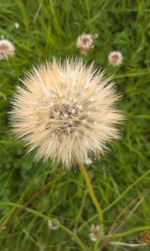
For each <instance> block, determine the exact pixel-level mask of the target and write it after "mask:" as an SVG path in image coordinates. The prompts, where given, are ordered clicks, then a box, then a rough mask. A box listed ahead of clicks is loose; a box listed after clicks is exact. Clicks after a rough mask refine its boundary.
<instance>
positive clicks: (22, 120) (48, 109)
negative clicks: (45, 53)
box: [10, 60, 123, 168]
mask: <svg viewBox="0 0 150 251" xmlns="http://www.w3.org/2000/svg"><path fill="white" fill-rule="evenodd" d="M109 82H110V80H108V79H107V78H106V77H105V74H104V72H98V71H97V72H96V71H95V70H94V68H93V65H91V66H89V67H87V66H85V65H84V64H83V62H82V61H81V60H75V61H73V60H66V61H64V62H63V63H61V62H59V61H56V60H53V61H52V62H51V63H46V64H45V65H42V66H40V67H37V68H34V70H33V71H32V72H31V73H29V74H27V76H26V77H25V78H24V80H22V83H23V86H21V87H18V88H17V91H16V93H15V95H14V97H13V99H12V106H13V107H12V111H11V114H10V118H11V125H12V128H13V131H14V133H15V135H16V136H17V137H18V138H19V139H21V140H22V141H23V142H24V143H25V144H26V145H27V147H28V149H29V151H32V150H34V151H35V153H36V154H35V158H36V160H40V159H43V160H44V161H48V160H49V159H52V160H55V159H57V160H59V161H61V163H63V165H64V166H66V167H68V168H69V167H71V166H72V165H74V164H77V162H79V161H80V162H82V163H84V160H85V159H87V158H88V155H89V154H98V153H99V154H103V153H104V152H105V149H106V143H107V142H109V141H111V140H113V139H117V138H119V135H120V133H119V130H118V126H117V124H119V123H120V122H121V121H122V120H123V116H122V114H121V112H120V110H118V109H117V108H115V106H114V103H115V102H116V101H117V100H118V98H119V97H118V95H117V94H116V92H115V88H114V85H113V84H112V83H109ZM68 97H70V98H68ZM92 98H93V101H91V99H92Z"/></svg>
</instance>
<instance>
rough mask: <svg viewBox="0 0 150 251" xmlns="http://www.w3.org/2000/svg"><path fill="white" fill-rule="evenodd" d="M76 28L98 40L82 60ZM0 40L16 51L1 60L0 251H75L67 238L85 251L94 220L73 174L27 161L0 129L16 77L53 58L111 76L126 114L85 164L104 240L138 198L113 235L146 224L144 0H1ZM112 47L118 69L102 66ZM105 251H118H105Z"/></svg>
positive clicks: (149, 147) (148, 23) (148, 39)
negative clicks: (99, 153) (118, 56)
mask: <svg viewBox="0 0 150 251" xmlns="http://www.w3.org/2000/svg"><path fill="white" fill-rule="evenodd" d="M15 22H17V23H19V28H18V29H16V28H15V26H14V23H15ZM83 32H86V33H90V34H92V33H94V32H97V33H98V35H99V37H98V38H97V39H96V40H95V48H93V49H91V50H90V51H89V53H88V55H87V56H82V55H81V54H80V52H79V50H78V49H77V48H76V40H77V37H78V36H79V35H81V34H82V33H83ZM0 37H1V38H5V39H8V40H10V41H11V42H12V43H13V44H14V45H15V48H16V53H15V56H14V57H13V58H11V59H10V60H8V61H0V174H1V175H0V186H1V189H0V251H30V250H33V251H34V250H35V251H51V250H52V251H55V250H56V251H60V250H64V251H70V250H76V251H78V250H82V248H81V246H80V244H79V243H78V241H76V240H75V236H73V235H74V234H75V235H76V234H77V235H78V236H79V237H80V238H81V239H82V241H83V243H84V245H85V250H93V243H92V242H91V240H90V238H89V229H90V226H91V224H98V220H97V216H96V212H95V208H94V206H93V205H92V202H91V200H90V198H89V197H88V196H87V191H86V187H85V184H84V181H83V179H82V177H81V174H80V172H79V171H74V170H71V171H70V172H67V173H65V172H64V171H62V170H61V167H60V168H58V169H56V170H52V169H51V163H50V162H49V163H47V165H43V164H42V163H39V164H36V163H34V161H33V156H32V155H25V148H24V146H23V145H21V144H19V143H18V142H15V141H14V139H13V137H12V135H11V134H10V132H9V124H8V114H7V112H8V111H9V110H10V109H11V107H10V98H11V95H12V94H13V92H14V90H15V87H16V85H18V84H19V78H21V77H23V75H24V72H26V71H27V70H29V69H31V68H32V65H33V64H34V65H35V64H38V63H41V62H44V61H45V60H46V59H51V58H52V57H53V56H55V57H56V58H62V59H63V58H66V57H72V56H73V57H76V56H81V57H83V59H84V61H85V62H86V63H90V62H91V61H93V60H94V61H95V65H96V66H98V67H101V68H106V71H107V73H108V74H113V75H114V77H113V79H114V81H116V83H117V88H118V90H119V91H120V92H121V93H122V95H123V97H122V101H121V104H120V106H121V108H122V110H123V111H124V113H125V115H126V116H127V121H126V122H125V123H124V130H123V137H122V139H121V140H120V141H118V142H115V143H114V144H112V145H111V146H110V148H111V152H109V153H108V154H107V155H106V156H105V157H104V158H102V160H101V161H96V160H93V164H92V165H91V166H89V167H87V168H88V169H89V171H92V176H93V178H92V183H93V187H94V189H95V192H96V195H97V197H98V199H99V201H100V202H101V205H102V208H103V209H104V210H105V214H104V215H105V232H106V234H107V232H108V231H109V229H110V226H111V225H112V224H113V223H114V221H115V219H116V217H117V215H118V214H119V213H120V212H122V210H123V209H125V208H127V207H128V205H129V203H130V202H132V201H133V200H134V199H135V198H137V197H141V196H144V200H143V201H142V203H141V205H140V207H139V208H138V209H137V210H136V212H134V214H133V215H132V217H130V219H129V220H127V221H126V222H125V224H124V225H123V227H122V229H121V231H122V232H123V231H128V230H130V229H132V228H137V227H141V226H145V225H150V199H149V196H148V195H149V194H148V191H149V188H150V186H149V182H150V175H149V174H150V172H149V171H148V170H149V164H150V159H149V156H150V142H149V139H150V136H149V135H150V134H149V133H150V126H149V119H150V114H149V102H150V44H149V43H150V1H149V0H133V1H130V0H122V1H121V0H120V1H119V0H114V1H112V0H95V1H90V0H82V1H81V0H76V1H73V0H45V1H44V0H39V1H38V0H36V1H30V0H26V1H25V0H24V1H23V0H14V1H12V0H1V1H0ZM112 50H119V51H121V52H122V54H123V56H124V61H123V64H122V65H121V66H120V67H114V68H113V67H111V66H109V65H108V62H107V57H108V54H109V52H111V51H112ZM140 177H142V178H140ZM132 184H133V185H132ZM116 200H117V201H116ZM112 203H113V204H112ZM129 211H130V210H128V208H127V211H126V217H127V215H128V213H129ZM49 218H57V219H58V220H59V221H60V223H61V224H62V225H61V227H60V228H59V229H58V230H57V231H55V232H54V231H51V230H50V229H49V228H48V224H47V221H48V219H49ZM67 231H70V232H67ZM135 232H136V231H135ZM136 239H137V233H134V234H130V235H126V236H125V237H122V240H123V241H128V242H136ZM116 240H117V239H116ZM107 250H109V251H111V250H119V251H121V250H124V249H123V248H118V249H116V248H115V247H113V246H109V247H108V248H107ZM137 250H149V249H148V247H147V248H146V247H145V248H144V247H143V248H142V249H141V248H140V249H137Z"/></svg>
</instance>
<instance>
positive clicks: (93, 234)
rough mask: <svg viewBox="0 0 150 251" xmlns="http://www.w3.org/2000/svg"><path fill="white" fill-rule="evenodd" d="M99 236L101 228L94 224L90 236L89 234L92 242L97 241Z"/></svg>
mask: <svg viewBox="0 0 150 251" xmlns="http://www.w3.org/2000/svg"><path fill="white" fill-rule="evenodd" d="M99 234H100V229H99V226H98V225H94V224H92V226H91V228H90V234H89V237H90V239H91V241H93V242H95V241H97V239H98V237H99Z"/></svg>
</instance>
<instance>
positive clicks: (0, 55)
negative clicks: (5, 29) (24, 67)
mask: <svg viewBox="0 0 150 251" xmlns="http://www.w3.org/2000/svg"><path fill="white" fill-rule="evenodd" d="M14 53H15V47H14V45H13V44H12V43H11V42H10V41H8V40H5V39H2V40H0V60H3V59H8V58H9V57H12V56H13V55H14Z"/></svg>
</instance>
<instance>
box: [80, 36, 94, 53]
mask: <svg viewBox="0 0 150 251" xmlns="http://www.w3.org/2000/svg"><path fill="white" fill-rule="evenodd" d="M93 41H94V40H93V37H92V35H90V34H86V33H83V34H82V35H81V36H79V37H78V38H77V44H76V46H77V48H79V49H80V51H81V53H82V54H84V55H86V54H87V52H88V51H89V49H91V48H93V47H94V44H93Z"/></svg>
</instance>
